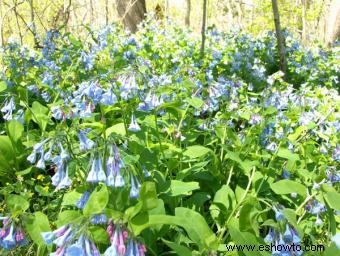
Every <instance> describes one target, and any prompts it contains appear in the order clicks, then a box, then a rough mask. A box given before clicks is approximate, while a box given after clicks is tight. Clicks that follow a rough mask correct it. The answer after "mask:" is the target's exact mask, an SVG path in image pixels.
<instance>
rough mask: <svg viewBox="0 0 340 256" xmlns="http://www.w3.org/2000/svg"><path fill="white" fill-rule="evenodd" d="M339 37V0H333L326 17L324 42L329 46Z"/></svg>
mask: <svg viewBox="0 0 340 256" xmlns="http://www.w3.org/2000/svg"><path fill="white" fill-rule="evenodd" d="M339 37H340V0H333V1H332V2H331V4H330V6H329V11H328V13H327V17H326V44H327V45H328V46H331V45H332V44H333V43H334V42H335V41H336V40H339Z"/></svg>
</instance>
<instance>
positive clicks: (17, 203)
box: [6, 195, 30, 214]
mask: <svg viewBox="0 0 340 256" xmlns="http://www.w3.org/2000/svg"><path fill="white" fill-rule="evenodd" d="M6 203H7V206H8V207H9V208H10V209H11V211H12V213H18V214H20V213H23V212H24V211H26V210H27V209H28V207H29V206H30V204H29V202H28V201H27V200H26V199H25V198H24V197H22V196H19V195H8V196H7V198H6Z"/></svg>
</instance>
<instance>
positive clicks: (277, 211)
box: [273, 206, 285, 221]
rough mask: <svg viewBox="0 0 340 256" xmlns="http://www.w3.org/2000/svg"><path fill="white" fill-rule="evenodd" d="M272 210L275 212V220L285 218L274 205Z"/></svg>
mask: <svg viewBox="0 0 340 256" xmlns="http://www.w3.org/2000/svg"><path fill="white" fill-rule="evenodd" d="M273 210H274V212H275V219H276V220H277V221H282V220H284V219H285V217H284V215H283V213H282V211H281V210H279V209H277V208H276V207H275V206H273Z"/></svg>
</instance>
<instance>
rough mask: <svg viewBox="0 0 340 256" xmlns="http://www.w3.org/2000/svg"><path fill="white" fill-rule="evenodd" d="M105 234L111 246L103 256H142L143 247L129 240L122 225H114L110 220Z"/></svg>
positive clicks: (144, 250) (143, 253) (144, 249)
mask: <svg viewBox="0 0 340 256" xmlns="http://www.w3.org/2000/svg"><path fill="white" fill-rule="evenodd" d="M107 233H108V235H109V238H110V242H111V246H110V247H109V248H107V249H106V251H105V254H104V255H105V256H144V255H145V252H146V248H145V246H144V245H143V244H142V243H140V242H138V241H136V240H134V239H132V238H129V234H128V232H127V231H126V230H125V229H124V228H123V226H122V225H119V224H117V225H115V224H114V223H113V222H112V220H110V221H109V224H108V227H107Z"/></svg>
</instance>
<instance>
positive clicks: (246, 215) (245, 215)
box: [239, 197, 260, 237]
mask: <svg viewBox="0 0 340 256" xmlns="http://www.w3.org/2000/svg"><path fill="white" fill-rule="evenodd" d="M259 210H260V206H259V203H258V201H257V199H256V198H254V197H251V198H248V199H247V200H246V201H244V203H243V205H242V208H241V210H240V217H239V218H240V219H239V223H240V224H239V226H240V231H249V232H254V233H255V235H256V236H257V237H259V236H260V234H259V224H258V221H257V216H258V214H259Z"/></svg>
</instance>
